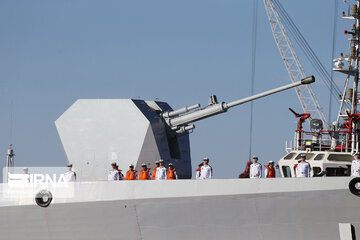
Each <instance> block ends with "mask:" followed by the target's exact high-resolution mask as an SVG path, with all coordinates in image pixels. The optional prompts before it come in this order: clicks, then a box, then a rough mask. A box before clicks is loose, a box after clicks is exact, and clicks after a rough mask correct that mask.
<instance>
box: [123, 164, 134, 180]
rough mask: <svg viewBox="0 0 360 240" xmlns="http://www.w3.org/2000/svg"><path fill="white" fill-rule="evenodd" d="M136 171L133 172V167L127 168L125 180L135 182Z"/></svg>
mask: <svg viewBox="0 0 360 240" xmlns="http://www.w3.org/2000/svg"><path fill="white" fill-rule="evenodd" d="M136 177H137V171H136V170H134V165H133V164H131V165H130V166H129V170H128V171H127V172H126V176H125V180H136Z"/></svg>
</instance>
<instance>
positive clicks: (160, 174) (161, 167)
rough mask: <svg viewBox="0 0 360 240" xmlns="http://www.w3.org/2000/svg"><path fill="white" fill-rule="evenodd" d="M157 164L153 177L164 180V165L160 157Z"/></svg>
mask: <svg viewBox="0 0 360 240" xmlns="http://www.w3.org/2000/svg"><path fill="white" fill-rule="evenodd" d="M159 164H160V165H159V167H158V168H156V174H155V179H156V180H164V179H166V168H165V167H164V160H162V159H160V161H159Z"/></svg>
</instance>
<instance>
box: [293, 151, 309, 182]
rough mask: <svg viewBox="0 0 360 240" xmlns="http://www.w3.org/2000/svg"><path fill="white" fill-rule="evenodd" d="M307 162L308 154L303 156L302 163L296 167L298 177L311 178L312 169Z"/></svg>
mask: <svg viewBox="0 0 360 240" xmlns="http://www.w3.org/2000/svg"><path fill="white" fill-rule="evenodd" d="M305 160H306V154H305V153H302V154H301V162H299V163H298V165H297V167H296V177H310V171H311V167H310V164H309V163H308V162H306V161H305Z"/></svg>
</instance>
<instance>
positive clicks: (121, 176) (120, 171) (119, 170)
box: [115, 164, 124, 180]
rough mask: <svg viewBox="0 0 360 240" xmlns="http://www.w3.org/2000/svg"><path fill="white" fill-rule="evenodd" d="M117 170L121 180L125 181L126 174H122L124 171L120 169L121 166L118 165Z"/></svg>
mask: <svg viewBox="0 0 360 240" xmlns="http://www.w3.org/2000/svg"><path fill="white" fill-rule="evenodd" d="M115 169H116V170H117V171H118V172H119V180H124V174H122V170H121V169H119V165H117V164H116V167H115Z"/></svg>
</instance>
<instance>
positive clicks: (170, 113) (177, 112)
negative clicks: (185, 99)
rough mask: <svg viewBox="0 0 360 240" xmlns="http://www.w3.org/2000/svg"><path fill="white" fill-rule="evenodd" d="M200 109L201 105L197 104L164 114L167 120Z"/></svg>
mask: <svg viewBox="0 0 360 240" xmlns="http://www.w3.org/2000/svg"><path fill="white" fill-rule="evenodd" d="M199 107H200V104H195V105H192V106H189V107H183V108H180V109H177V110H174V111H171V112H165V113H163V117H166V118H169V117H175V116H177V115H180V114H183V113H186V112H189V111H191V110H194V109H196V108H199Z"/></svg>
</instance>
